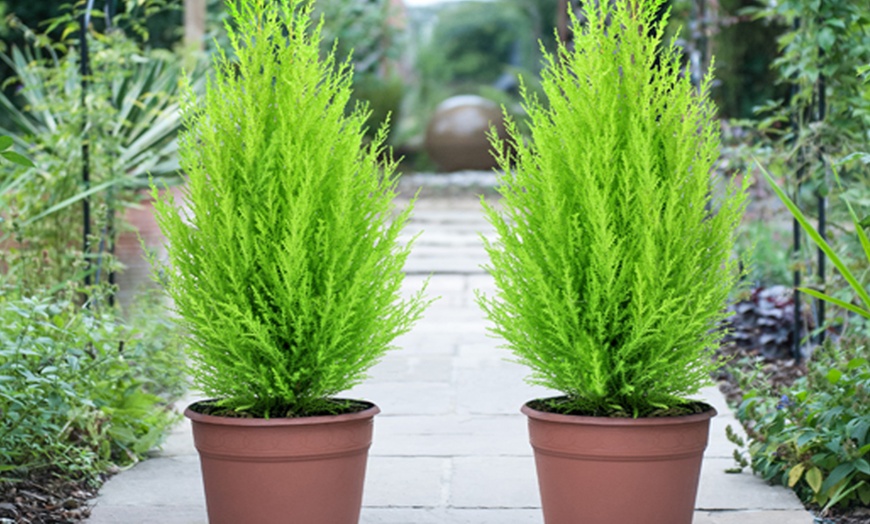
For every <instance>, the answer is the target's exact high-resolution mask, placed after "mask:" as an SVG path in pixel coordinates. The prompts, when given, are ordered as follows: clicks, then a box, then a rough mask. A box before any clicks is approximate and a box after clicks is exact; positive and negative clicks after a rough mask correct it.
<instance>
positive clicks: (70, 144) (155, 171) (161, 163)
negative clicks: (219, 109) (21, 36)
mask: <svg viewBox="0 0 870 524" xmlns="http://www.w3.org/2000/svg"><path fill="white" fill-rule="evenodd" d="M70 16H71V15H70ZM54 24H60V26H64V24H66V25H65V27H66V28H67V31H66V33H64V34H65V37H64V38H62V39H59V40H55V39H52V38H50V37H49V36H48V35H47V34H42V35H37V34H33V33H31V34H30V36H31V39H32V40H33V41H34V42H35V44H34V45H33V46H28V47H25V48H21V49H19V48H17V47H16V48H13V49H12V51H11V53H10V55H8V56H7V55H0V58H2V59H3V60H4V61H5V62H6V63H7V64H8V65H9V66H10V67H11V68H12V69H13V70H14V72H15V77H14V78H11V79H9V82H11V83H12V84H14V85H16V86H18V88H19V90H20V93H19V95H18V96H17V97H15V98H8V97H6V96H4V95H2V94H0V107H2V109H3V110H4V113H5V117H6V120H7V121H8V127H7V128H2V127H0V134H7V135H9V136H12V137H13V138H14V140H15V142H16V144H17V145H18V146H19V148H20V149H21V150H25V151H27V154H28V156H30V157H31V158H32V159H33V160H34V163H35V164H36V170H35V173H31V172H30V171H27V170H25V168H24V167H22V168H19V169H16V170H12V171H6V170H4V172H2V173H0V186H4V185H6V184H13V183H14V185H15V190H14V191H10V192H8V193H7V194H6V195H5V196H4V200H5V201H4V202H3V204H4V205H3V210H4V212H6V213H8V218H9V223H8V224H6V229H7V230H6V231H5V232H4V233H9V234H12V235H13V237H14V239H15V241H16V244H15V245H14V246H13V249H12V250H11V251H10V253H9V254H8V257H7V258H9V257H11V258H13V259H14V258H21V259H26V260H28V261H29V263H31V262H35V263H36V264H37V265H36V268H38V270H37V271H32V270H28V271H22V272H21V273H20V274H18V275H17V276H16V278H17V279H18V280H19V281H20V282H21V283H22V284H23V285H24V286H25V287H27V288H28V289H31V290H34V289H38V288H40V287H42V286H43V285H46V286H52V285H55V284H59V283H64V282H67V281H69V280H75V279H78V278H81V273H82V271H84V265H83V260H84V255H83V253H82V250H81V247H80V246H81V242H82V240H81V239H82V236H83V225H82V224H83V211H82V206H81V204H80V202H81V200H83V199H84V198H89V199H90V204H91V209H92V217H93V218H92V220H93V224H92V231H97V232H100V233H99V234H98V235H97V236H95V237H94V238H93V239H92V245H93V246H94V247H95V250H97V249H96V246H103V248H102V249H100V251H104V250H108V247H109V246H111V245H113V244H114V242H115V240H116V237H117V234H118V233H119V232H120V231H121V230H123V228H124V227H125V224H123V222H122V219H117V220H116V215H120V214H121V213H120V212H121V211H122V209H123V208H124V207H125V206H126V205H128V204H129V203H131V202H134V201H135V200H136V199H137V198H138V197H137V191H138V190H139V189H141V188H142V187H144V186H145V185H146V184H145V178H146V174H150V175H151V176H155V177H172V176H174V175H175V173H176V171H177V169H178V161H177V155H176V149H177V146H176V143H175V134H176V132H177V130H178V128H179V127H180V125H181V118H180V113H179V111H178V106H177V101H176V98H177V93H178V80H179V78H180V76H181V66H180V65H179V63H178V62H179V61H178V60H177V57H175V56H174V55H173V54H171V53H169V52H166V51H151V50H148V49H146V48H143V47H142V46H141V44H139V43H137V41H136V40H134V39H133V38H129V37H127V36H126V35H125V34H124V33H123V32H121V31H120V30H117V29H115V30H111V31H109V32H107V33H98V32H96V31H92V32H91V34H90V36H89V46H90V57H91V58H90V65H91V70H92V74H90V75H89V76H88V77H87V80H88V91H87V93H88V95H87V98H86V102H85V104H84V105H83V102H82V96H81V95H82V87H81V74H80V69H79V68H80V63H79V60H80V58H79V56H78V53H77V50H76V49H75V46H76V45H78V42H77V40H75V39H74V37H76V36H77V35H78V33H77V32H76V31H75V29H76V27H77V26H76V22H75V20H74V19H70V20H66V19H64V18H62V19H60V20H58V21H55V22H53V25H54ZM67 35H68V36H67ZM64 52H65V54H63V53H64ZM85 140H86V141H87V144H88V150H89V158H90V173H91V176H90V179H91V180H90V185H89V186H87V187H86V186H85V185H84V183H83V182H82V159H83V155H82V145H83V143H84V141H85ZM0 236H2V233H0ZM71 246H78V247H79V249H71ZM7 261H8V260H7ZM98 265H102V266H104V267H105V266H107V265H111V262H107V261H106V257H105V256H102V255H99V262H95V263H94V266H95V267H96V266H98ZM19 267H20V266H19ZM31 269H33V268H31ZM106 273H107V271H106V272H104V274H106Z"/></svg>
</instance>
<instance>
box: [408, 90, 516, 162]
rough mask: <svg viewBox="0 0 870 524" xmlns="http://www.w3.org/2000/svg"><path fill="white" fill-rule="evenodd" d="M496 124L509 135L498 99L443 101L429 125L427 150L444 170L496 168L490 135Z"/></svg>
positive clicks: (472, 97)
mask: <svg viewBox="0 0 870 524" xmlns="http://www.w3.org/2000/svg"><path fill="white" fill-rule="evenodd" d="M491 126H495V128H496V130H497V132H498V135H499V138H502V139H504V138H505V137H506V136H507V133H506V132H505V125H504V116H503V115H502V111H501V108H500V107H499V106H498V104H496V103H495V102H493V101H491V100H487V99H486V98H483V97H480V96H475V95H461V96H454V97H451V98H448V99H447V100H445V101H443V102H441V103H440V104H439V105H438V107H437V108H435V113H434V114H433V115H432V119H431V120H430V121H429V125H428V126H427V128H426V139H425V144H424V145H425V147H426V152H427V153H428V154H429V157H430V158H431V159H432V161H433V162H435V164H436V165H437V166H438V168H439V170H441V171H460V170H466V169H468V170H471V169H475V170H487V169H492V168H494V167H496V161H495V159H494V158H493V156H492V153H491V151H492V147H491V146H490V143H489V138H487V134H488V133H489V129H490V127H491Z"/></svg>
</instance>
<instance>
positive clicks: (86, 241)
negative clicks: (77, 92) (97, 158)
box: [79, 0, 94, 303]
mask: <svg viewBox="0 0 870 524" xmlns="http://www.w3.org/2000/svg"><path fill="white" fill-rule="evenodd" d="M93 6H94V1H93V0H88V3H87V5H86V6H85V11H84V13H82V23H81V26H80V27H79V39H80V42H79V45H80V46H81V71H80V73H81V88H82V100H81V103H82V115H83V117H82V185H83V186H84V190H85V191H87V190H88V189H90V187H91V158H90V144H89V143H88V103H87V93H88V76H89V75H90V63H89V59H90V57H89V54H88V26H89V25H90V23H91V9H92V8H93ZM82 213H83V218H82V220H83V222H84V223H83V226H84V227H83V235H82V253H83V256H84V258H85V287H90V285H91V257H90V251H91V249H90V236H91V199H90V197H85V198H83V199H82ZM85 293H87V291H85ZM85 303H87V295H85Z"/></svg>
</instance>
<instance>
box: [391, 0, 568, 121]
mask: <svg viewBox="0 0 870 524" xmlns="http://www.w3.org/2000/svg"><path fill="white" fill-rule="evenodd" d="M557 12H558V0H539V1H536V2H528V1H526V0H498V1H495V2H492V1H489V2H461V3H457V4H452V5H451V4H446V5H444V6H443V7H441V8H439V9H438V10H437V11H436V10H434V9H433V10H431V11H430V10H426V9H417V10H415V13H416V17H415V18H412V20H411V24H412V28H411V31H412V32H413V33H414V34H415V35H417V38H416V40H415V41H414V44H415V52H414V55H413V58H414V69H415V79H414V82H413V83H412V84H411V88H410V89H409V93H408V95H407V99H408V100H407V102H406V107H410V108H412V109H409V110H407V111H405V113H404V115H405V120H403V121H402V122H401V123H400V129H399V134H400V135H402V136H403V137H411V136H414V135H422V134H423V133H424V131H425V129H426V126H427V124H428V122H429V118H430V117H431V115H432V113H433V112H434V111H435V108H436V107H437V106H438V104H440V103H441V102H443V101H444V100H446V99H447V98H450V97H451V96H455V95H468V94H473V95H479V96H482V97H484V98H486V99H489V100H493V101H494V102H497V103H502V102H504V105H505V106H506V107H507V108H508V110H509V111H511V112H512V113H515V114H517V115H520V114H521V108H520V107H519V97H518V96H517V92H516V89H515V87H516V84H515V82H514V80H516V78H517V77H522V79H523V81H524V82H525V83H526V88H527V89H528V90H529V91H535V92H538V91H539V81H538V76H539V72H540V70H541V67H542V65H543V64H542V54H541V46H544V48H545V49H548V50H552V49H553V48H555V45H556V44H555V42H556V38H555V31H554V26H555V24H556V13H557ZM520 121H521V122H522V119H520Z"/></svg>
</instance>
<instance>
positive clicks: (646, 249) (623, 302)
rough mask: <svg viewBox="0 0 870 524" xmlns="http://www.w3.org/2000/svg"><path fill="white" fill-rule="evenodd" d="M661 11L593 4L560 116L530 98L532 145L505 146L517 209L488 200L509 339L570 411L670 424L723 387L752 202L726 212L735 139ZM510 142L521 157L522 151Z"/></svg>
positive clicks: (492, 309)
mask: <svg viewBox="0 0 870 524" xmlns="http://www.w3.org/2000/svg"><path fill="white" fill-rule="evenodd" d="M660 4H661V2H660V1H637V0H633V1H627V2H618V3H615V5H613V6H611V5H609V3H607V2H605V3H603V5H602V6H601V7H600V8H595V7H592V8H590V7H588V6H589V5H590V4H587V9H586V12H585V15H586V18H587V20H588V23H587V25H585V26H581V25H580V24H579V23H578V21H577V19H576V18H574V17H572V23H573V27H574V34H575V41H574V45H575V47H574V49H573V50H568V49H565V48H564V47H561V48H560V49H559V52H558V56H553V55H548V56H547V58H546V60H547V67H546V69H545V71H544V73H543V79H542V82H543V88H544V92H545V94H546V97H547V101H548V102H549V106H548V107H544V106H543V105H542V104H541V103H540V102H539V101H538V100H537V99H536V98H535V97H531V96H528V94H527V93H524V100H525V106H526V110H527V112H528V114H529V117H530V122H531V123H530V127H531V140H530V141H529V142H528V143H525V142H524V141H523V140H522V139H521V136H520V133H519V131H518V127H517V124H516V123H515V122H514V121H513V120H511V121H510V123H509V125H508V129H509V135H510V139H509V140H508V142H507V143H500V142H498V141H497V140H494V142H493V147H494V148H495V149H496V150H497V151H499V152H500V153H499V155H498V160H499V164H500V166H501V168H502V169H504V171H505V175H503V176H502V177H501V178H500V185H499V188H498V191H499V193H500V194H501V195H502V200H501V208H498V207H495V206H493V205H490V204H487V203H484V207H485V210H486V213H487V216H488V217H489V220H490V221H491V222H492V224H493V225H494V226H495V228H496V230H497V232H498V240H497V241H495V242H487V243H486V248H487V251H488V252H489V255H490V257H491V260H492V261H491V267H490V268H489V269H490V270H491V271H492V274H493V276H494V277H495V281H496V284H497V287H498V294H497V297H496V298H487V297H483V296H481V297H480V298H479V301H480V304H481V306H482V307H483V309H484V310H485V312H486V314H487V316H488V317H489V318H490V319H491V320H492V321H493V323H494V324H495V327H494V328H493V330H492V331H493V332H494V333H495V334H497V335H499V336H501V337H503V338H504V339H505V340H506V341H507V347H508V348H509V349H510V350H511V351H513V353H514V355H515V356H516V357H517V359H518V360H519V361H520V362H522V363H523V364H526V365H528V366H529V367H530V368H531V370H532V376H531V379H530V380H531V381H532V382H534V383H537V384H540V385H543V386H546V387H549V388H552V389H556V390H559V391H562V392H563V393H564V394H565V395H566V396H567V399H566V403H565V407H564V410H565V411H569V412H582V413H586V414H607V415H615V416H635V417H637V416H647V415H650V414H654V413H656V412H662V411H664V412H670V410H671V409H672V408H675V407H679V406H681V405H683V404H685V402H686V401H685V400H684V399H685V397H686V396H687V395H691V394H693V393H695V392H697V391H698V389H699V387H700V386H701V385H703V384H706V383H708V382H709V380H710V378H709V374H710V371H711V370H712V369H713V368H714V367H715V366H716V363H715V362H714V361H713V359H712V358H711V356H710V354H711V351H710V350H711V349H712V347H713V346H714V345H716V344H717V342H718V339H719V337H720V335H721V333H719V332H717V330H716V328H717V326H718V324H719V322H720V321H721V320H722V319H723V317H724V316H725V313H724V311H725V301H726V299H727V298H728V295H729V292H730V290H731V289H732V287H733V285H734V284H735V282H736V279H737V273H738V272H737V261H736V260H733V259H731V253H732V250H733V246H734V242H735V237H736V233H735V228H736V226H737V224H738V223H739V221H740V217H741V215H742V210H743V206H744V200H745V191H739V190H736V189H735V188H732V191H731V192H730V193H729V195H728V197H726V198H724V199H723V200H722V201H721V202H719V205H720V207H719V208H718V210H716V211H713V210H712V206H713V204H714V202H713V197H712V196H711V185H712V176H713V172H712V169H713V165H714V162H715V160H716V157H717V153H718V145H719V133H718V131H719V127H718V123H717V122H716V120H715V107H714V106H713V104H712V102H711V101H710V99H709V86H710V82H711V77H710V76H709V75H708V77H707V78H706V80H705V81H704V83H703V84H702V86H701V91H700V93H698V91H697V89H696V88H695V87H693V86H692V84H691V81H690V80H689V78H688V76H687V75H682V74H681V70H680V65H679V51H678V49H677V48H676V47H675V45H674V44H673V43H671V44H669V45H662V34H663V30H664V27H665V24H666V23H667V19H666V18H667V17H665V19H664V20H662V21H660V22H659V23H655V24H654V23H653V20H654V17H655V15H656V11H657V10H658V8H659V6H660ZM508 145H509V146H510V147H508Z"/></svg>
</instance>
